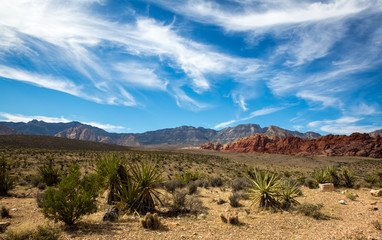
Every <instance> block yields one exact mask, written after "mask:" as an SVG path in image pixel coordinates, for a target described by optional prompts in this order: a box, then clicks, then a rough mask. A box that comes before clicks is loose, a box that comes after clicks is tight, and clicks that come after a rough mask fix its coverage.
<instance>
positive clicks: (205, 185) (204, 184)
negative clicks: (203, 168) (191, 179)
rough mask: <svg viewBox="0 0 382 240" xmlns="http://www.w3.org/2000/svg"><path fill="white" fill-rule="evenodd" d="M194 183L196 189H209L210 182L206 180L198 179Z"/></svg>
mask: <svg viewBox="0 0 382 240" xmlns="http://www.w3.org/2000/svg"><path fill="white" fill-rule="evenodd" d="M195 183H196V184H197V185H198V187H203V188H206V189H207V188H209V187H211V184H210V182H209V181H208V180H207V179H205V178H202V179H198V180H196V181H195Z"/></svg>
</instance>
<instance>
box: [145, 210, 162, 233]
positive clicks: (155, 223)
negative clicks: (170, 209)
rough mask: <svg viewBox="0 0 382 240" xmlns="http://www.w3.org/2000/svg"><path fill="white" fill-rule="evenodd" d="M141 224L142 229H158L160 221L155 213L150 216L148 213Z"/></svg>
mask: <svg viewBox="0 0 382 240" xmlns="http://www.w3.org/2000/svg"><path fill="white" fill-rule="evenodd" d="M141 223H142V226H143V227H144V228H149V229H158V228H159V226H160V221H159V218H158V214H157V213H154V214H151V213H150V212H148V213H147V214H146V216H145V217H144V218H143V219H142V220H141Z"/></svg>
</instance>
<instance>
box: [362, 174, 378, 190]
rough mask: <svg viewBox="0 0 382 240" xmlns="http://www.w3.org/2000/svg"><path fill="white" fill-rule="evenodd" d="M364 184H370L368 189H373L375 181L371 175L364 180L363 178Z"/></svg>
mask: <svg viewBox="0 0 382 240" xmlns="http://www.w3.org/2000/svg"><path fill="white" fill-rule="evenodd" d="M364 180H365V182H367V183H368V184H370V188H372V187H373V185H374V184H375V183H376V182H377V179H376V178H375V177H374V176H372V175H367V176H366V177H365V178H364Z"/></svg>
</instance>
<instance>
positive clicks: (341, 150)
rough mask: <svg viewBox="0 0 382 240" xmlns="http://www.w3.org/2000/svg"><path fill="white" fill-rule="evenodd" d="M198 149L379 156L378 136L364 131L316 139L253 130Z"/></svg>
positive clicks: (381, 149) (381, 155) (380, 142)
mask: <svg viewBox="0 0 382 240" xmlns="http://www.w3.org/2000/svg"><path fill="white" fill-rule="evenodd" d="M201 148H202V149H209V150H219V151H224V152H246V153H278V154H288V155H304V156H363V157H373V158H382V138H381V137H379V136H377V137H370V136H369V135H368V134H361V133H353V134H351V135H350V136H345V135H331V134H329V135H326V136H323V137H320V138H317V139H310V140H306V139H301V138H299V137H291V136H289V137H286V138H281V139H279V138H269V137H267V136H265V135H261V134H256V135H253V136H250V137H246V138H239V139H237V140H236V141H235V142H233V143H227V144H224V145H223V144H220V143H206V144H203V145H202V146H201Z"/></svg>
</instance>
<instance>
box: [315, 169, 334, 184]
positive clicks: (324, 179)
mask: <svg viewBox="0 0 382 240" xmlns="http://www.w3.org/2000/svg"><path fill="white" fill-rule="evenodd" d="M313 178H314V179H315V180H316V182H317V183H328V182H330V176H329V174H328V173H327V171H326V170H325V169H319V170H315V171H314V172H313Z"/></svg>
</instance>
